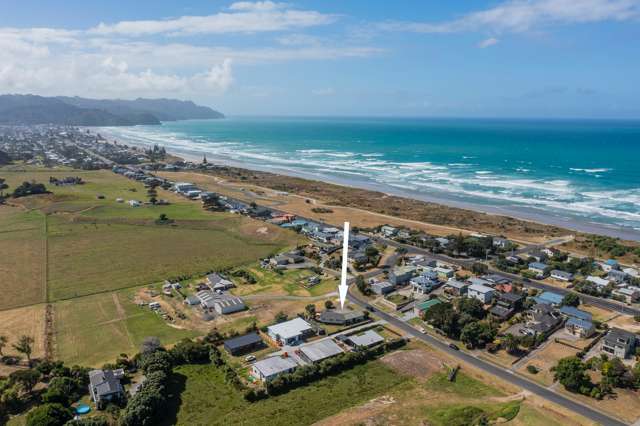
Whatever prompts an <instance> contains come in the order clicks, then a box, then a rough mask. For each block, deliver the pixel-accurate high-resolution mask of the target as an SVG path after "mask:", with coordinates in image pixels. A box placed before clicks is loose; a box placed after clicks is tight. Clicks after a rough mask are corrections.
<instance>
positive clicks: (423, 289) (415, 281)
mask: <svg viewBox="0 0 640 426" xmlns="http://www.w3.org/2000/svg"><path fill="white" fill-rule="evenodd" d="M409 283H410V284H411V287H413V291H415V292H416V293H418V294H429V293H431V292H432V291H433V290H434V289H435V288H437V287H438V286H439V285H440V281H438V280H437V279H433V278H431V277H429V276H427V275H420V276H418V277H414V278H411V280H410V281H409Z"/></svg>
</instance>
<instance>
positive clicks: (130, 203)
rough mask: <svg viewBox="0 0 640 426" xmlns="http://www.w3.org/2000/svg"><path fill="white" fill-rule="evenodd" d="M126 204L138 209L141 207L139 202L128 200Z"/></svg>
mask: <svg viewBox="0 0 640 426" xmlns="http://www.w3.org/2000/svg"><path fill="white" fill-rule="evenodd" d="M127 203H128V204H129V206H131V207H140V205H141V203H140V201H137V200H129V201H127Z"/></svg>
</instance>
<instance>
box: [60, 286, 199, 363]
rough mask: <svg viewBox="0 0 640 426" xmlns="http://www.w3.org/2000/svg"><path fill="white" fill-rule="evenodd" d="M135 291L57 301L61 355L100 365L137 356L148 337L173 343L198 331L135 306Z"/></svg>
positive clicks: (192, 335)
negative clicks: (122, 356) (123, 356)
mask: <svg viewBox="0 0 640 426" xmlns="http://www.w3.org/2000/svg"><path fill="white" fill-rule="evenodd" d="M132 294H133V292H132V290H122V291H118V292H111V293H101V294H95V295H91V296H86V297H79V298H75V299H72V300H65V301H61V302H58V303H55V304H54V312H55V324H56V335H55V341H56V355H57V358H59V359H61V360H63V361H65V362H66V363H67V364H69V365H73V364H76V363H77V364H81V365H86V366H95V367H99V366H101V365H102V364H104V363H106V362H113V361H114V360H115V358H116V357H117V356H118V355H119V354H121V353H127V354H129V355H134V354H135V353H136V352H138V351H139V348H140V344H141V343H142V341H143V340H144V338H145V337H148V336H155V337H158V338H159V339H160V341H161V342H162V343H163V344H165V345H170V344H173V343H175V342H177V341H178V340H180V339H182V338H184V337H194V336H195V335H196V334H197V333H195V332H193V331H189V330H179V329H176V328H173V327H170V326H168V325H167V324H166V323H165V321H164V320H163V319H162V318H160V316H158V315H157V314H155V313H153V312H152V311H151V310H149V309H148V308H141V307H138V306H137V305H135V304H134V303H133V298H132Z"/></svg>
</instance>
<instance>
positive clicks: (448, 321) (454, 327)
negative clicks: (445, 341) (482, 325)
mask: <svg viewBox="0 0 640 426" xmlns="http://www.w3.org/2000/svg"><path fill="white" fill-rule="evenodd" d="M458 319H459V315H458V313H457V312H455V311H454V310H453V305H451V304H450V303H439V304H437V305H435V306H432V307H431V308H430V309H429V310H428V311H427V312H425V314H424V320H425V321H427V322H428V323H429V324H431V325H433V326H434V327H435V328H438V329H440V330H442V331H443V332H444V333H445V334H446V335H447V336H449V337H453V338H458V335H459V332H460V330H459V327H458Z"/></svg>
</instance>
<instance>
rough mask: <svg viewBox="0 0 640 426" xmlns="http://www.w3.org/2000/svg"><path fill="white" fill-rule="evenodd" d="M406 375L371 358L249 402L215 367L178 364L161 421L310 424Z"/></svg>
mask: <svg viewBox="0 0 640 426" xmlns="http://www.w3.org/2000/svg"><path fill="white" fill-rule="evenodd" d="M408 381H409V379H407V378H406V377H403V376H400V375H397V374H396V373H394V372H393V371H392V370H391V369H389V368H388V367H386V366H384V365H383V364H382V363H380V362H378V361H374V362H370V363H368V364H366V365H361V366H357V367H355V368H353V369H351V370H349V371H346V372H343V373H341V374H339V375H337V376H333V377H329V378H325V379H322V380H320V381H317V382H315V383H312V384H310V385H308V386H303V387H300V388H298V389H295V390H293V391H291V392H288V393H286V394H284V395H280V396H277V397H273V398H269V399H267V400H263V401H259V402H256V403H248V402H246V401H245V400H244V399H243V397H242V395H241V394H240V393H239V392H238V391H236V390H235V389H233V388H232V387H230V386H228V385H227V384H225V383H224V378H223V375H222V374H221V373H220V371H219V370H218V369H216V368H215V367H213V366H211V365H203V366H199V365H189V366H182V367H178V368H177V369H176V370H175V374H174V376H173V379H172V383H171V387H170V389H171V391H172V392H173V393H174V397H173V398H172V400H171V406H170V413H171V415H169V416H167V419H166V421H165V423H164V424H166V425H169V424H177V425H222V424H224V425H232V424H243V425H244V424H246V425H257V424H269V425H272V426H276V425H287V426H288V425H292V424H295V425H309V424H312V423H314V422H316V421H318V420H321V419H323V418H325V417H328V416H331V415H333V414H336V413H338V412H339V411H341V410H343V409H345V408H348V407H350V406H354V405H357V404H360V403H363V402H365V401H368V400H369V399H371V398H373V397H375V396H377V395H378V394H380V393H383V392H386V391H389V390H391V389H394V388H396V387H398V386H400V385H402V384H403V383H407V382H408Z"/></svg>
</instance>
